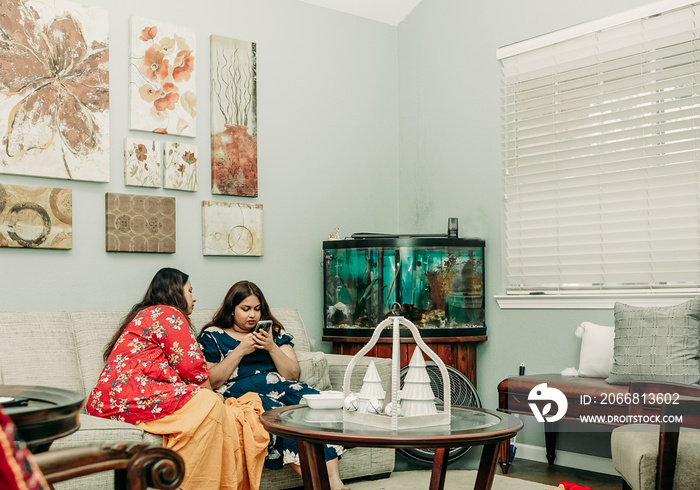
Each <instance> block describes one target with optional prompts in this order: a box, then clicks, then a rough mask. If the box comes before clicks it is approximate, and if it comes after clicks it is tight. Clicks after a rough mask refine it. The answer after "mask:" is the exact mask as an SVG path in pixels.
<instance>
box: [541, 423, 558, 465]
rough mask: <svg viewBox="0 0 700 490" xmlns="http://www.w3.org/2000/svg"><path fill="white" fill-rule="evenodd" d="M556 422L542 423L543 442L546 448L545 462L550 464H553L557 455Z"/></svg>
mask: <svg viewBox="0 0 700 490" xmlns="http://www.w3.org/2000/svg"><path fill="white" fill-rule="evenodd" d="M558 428H559V426H558V425H557V422H545V423H544V444H545V447H546V450H547V462H548V463H549V464H550V465H553V464H554V459H555V458H556V457H557V453H556V451H557V429H558Z"/></svg>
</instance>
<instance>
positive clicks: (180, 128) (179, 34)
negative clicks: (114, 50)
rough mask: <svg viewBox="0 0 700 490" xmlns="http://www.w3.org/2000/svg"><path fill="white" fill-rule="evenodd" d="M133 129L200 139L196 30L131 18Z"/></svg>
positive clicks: (130, 79)
mask: <svg viewBox="0 0 700 490" xmlns="http://www.w3.org/2000/svg"><path fill="white" fill-rule="evenodd" d="M130 36H131V47H130V53H129V129H135V130H139V131H151V132H154V133H161V134H176V135H181V136H191V137H195V136H196V134H197V125H196V122H197V95H196V94H197V90H196V83H195V80H196V77H195V72H194V63H195V41H196V37H195V31H194V30H193V29H190V28H187V27H181V26H174V25H171V24H165V23H162V22H158V21H154V20H148V19H142V18H140V17H132V18H131V34H130Z"/></svg>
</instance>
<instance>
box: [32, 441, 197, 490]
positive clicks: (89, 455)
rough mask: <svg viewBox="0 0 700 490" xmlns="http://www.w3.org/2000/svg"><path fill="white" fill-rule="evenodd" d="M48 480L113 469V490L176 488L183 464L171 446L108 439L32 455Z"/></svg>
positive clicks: (57, 480)
mask: <svg viewBox="0 0 700 490" xmlns="http://www.w3.org/2000/svg"><path fill="white" fill-rule="evenodd" d="M34 459H35V460H36V462H37V464H38V465H39V468H40V469H41V471H42V473H43V474H44V477H45V478H46V480H47V481H48V482H49V483H52V484H53V483H56V482H60V481H64V480H70V479H72V478H77V477H79V476H85V475H90V474H93V473H99V472H102V471H111V470H114V471H115V474H114V488H115V490H121V489H124V490H125V489H127V488H128V489H130V490H146V489H147V488H148V487H151V488H159V489H165V490H174V489H177V488H178V487H179V485H180V483H182V480H183V478H184V476H185V463H184V461H183V460H182V457H181V456H180V455H179V454H178V453H177V452H175V451H173V450H172V449H167V448H164V447H160V446H153V445H149V444H139V443H128V442H111V443H103V444H96V445H90V446H83V447H72V448H62V449H56V450H54V451H47V452H44V453H40V454H35V455H34Z"/></svg>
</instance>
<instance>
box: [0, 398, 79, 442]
mask: <svg viewBox="0 0 700 490" xmlns="http://www.w3.org/2000/svg"><path fill="white" fill-rule="evenodd" d="M0 397H13V398H26V399H27V400H28V403H27V405H24V406H7V407H6V406H3V408H2V411H3V412H4V413H5V414H7V415H8V416H9V417H10V418H11V419H12V421H13V422H14V423H15V425H16V426H17V430H18V432H19V434H20V436H22V439H23V440H24V441H25V442H26V443H27V447H28V448H29V450H30V451H32V452H35V453H36V452H43V451H46V450H48V449H49V446H50V445H51V443H52V442H53V441H55V440H56V439H58V438H60V437H65V436H67V435H68V434H71V433H73V432H75V431H76V430H78V427H80V421H79V419H78V413H79V412H80V409H81V408H82V406H83V403H84V402H85V396H84V395H83V394H82V393H79V392H77V391H71V390H64V389H61V388H52V387H49V386H28V385H27V386H25V385H0Z"/></svg>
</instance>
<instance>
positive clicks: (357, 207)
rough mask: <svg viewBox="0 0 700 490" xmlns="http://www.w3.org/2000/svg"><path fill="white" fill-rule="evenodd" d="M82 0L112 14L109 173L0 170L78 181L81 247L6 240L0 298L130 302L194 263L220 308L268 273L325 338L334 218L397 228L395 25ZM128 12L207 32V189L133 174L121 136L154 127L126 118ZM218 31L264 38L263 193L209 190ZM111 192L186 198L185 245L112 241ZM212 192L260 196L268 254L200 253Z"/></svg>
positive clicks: (201, 65)
mask: <svg viewBox="0 0 700 490" xmlns="http://www.w3.org/2000/svg"><path fill="white" fill-rule="evenodd" d="M85 3H88V4H90V5H95V6H101V7H103V8H106V9H108V11H109V14H110V19H109V24H110V63H111V64H110V68H111V79H110V89H111V104H110V105H111V115H110V122H111V127H110V143H111V152H110V153H111V154H110V161H111V182H110V183H108V184H104V183H87V182H70V181H65V180H58V179H42V178H31V177H22V176H13V175H3V174H0V183H3V184H25V185H36V186H50V187H69V188H71V189H73V249H72V250H70V251H58V250H27V249H6V248H3V249H0V309H3V310H32V309H42V310H51V309H65V310H77V309H83V310H91V309H128V308H129V307H130V306H131V305H132V304H134V303H135V302H137V301H138V300H140V299H141V297H142V295H143V293H144V291H145V288H146V286H147V284H148V281H150V279H151V277H152V276H153V274H154V273H155V271H156V270H157V269H158V268H160V267H163V266H172V267H177V268H180V269H182V270H184V271H186V272H188V273H189V274H190V276H191V279H192V283H193V286H194V292H195V295H196V296H197V298H198V303H197V305H198V306H200V307H216V306H218V305H219V303H220V301H221V300H222V298H223V295H224V293H225V292H226V290H227V289H228V287H229V286H230V285H231V284H232V283H233V282H234V281H237V280H240V279H250V280H252V281H254V282H256V283H258V284H259V285H260V286H261V287H262V289H263V291H264V292H265V293H266V295H267V297H268V300H269V301H270V302H271V304H272V305H273V306H283V307H297V308H299V309H300V310H301V313H302V315H303V318H304V320H305V321H306V323H307V326H308V328H309V330H310V334H311V336H312V337H313V338H317V339H319V340H318V342H317V344H318V345H317V347H321V345H320V344H321V342H320V337H321V328H322V325H321V321H322V316H321V310H322V299H323V297H322V288H321V280H322V269H321V266H320V264H321V250H322V247H321V241H322V240H324V239H327V238H328V234H329V233H330V232H331V231H333V228H334V227H335V226H339V227H340V231H341V234H343V235H350V234H351V233H353V232H356V231H366V230H372V231H388V232H395V231H396V227H397V219H398V211H397V209H398V196H397V191H398V184H397V174H398V168H397V137H398V136H397V121H396V114H397V110H398V109H397V92H396V78H397V47H396V36H397V32H396V28H395V27H392V26H388V25H385V24H380V23H378V22H373V21H369V20H366V19H362V18H359V17H354V16H350V15H346V14H341V13H338V12H334V11H331V10H327V9H323V8H319V7H314V6H311V5H309V4H306V3H303V2H298V1H290V0H234V1H227V2H191V1H189V0H188V1H184V0H173V1H170V2H153V1H150V2H143V1H136V0H124V1H122V2H117V3H115V2H112V1H109V0H85ZM213 5H216V6H217V7H216V8H214V7H213ZM131 15H137V16H140V17H145V18H149V19H156V20H159V21H161V22H166V23H171V24H176V25H183V26H188V27H190V28H193V29H195V30H196V33H197V47H196V57H197V61H196V73H197V90H198V126H197V138H196V139H195V140H194V142H195V143H196V144H198V145H199V151H200V159H199V162H200V173H199V185H200V187H199V191H198V192H196V193H187V192H178V191H173V190H163V189H160V190H151V189H145V188H138V187H125V186H124V177H123V157H122V151H123V140H124V137H125V136H127V135H129V136H133V137H142V138H147V137H149V135H150V133H144V132H138V131H128V130H127V126H128V125H127V105H128V104H127V96H128V91H127V87H128V78H127V56H128V37H127V36H128V30H129V18H130V16H131ZM211 34H218V35H223V36H228V37H234V38H239V39H245V40H252V41H255V42H257V56H258V136H259V146H258V150H259V182H260V187H259V191H260V192H259V197H258V198H254V199H253V198H235V197H227V196H212V194H211V192H210V183H211V178H210V173H209V167H208V163H207V162H208V161H209V155H210V151H209V136H208V135H209V86H208V83H209V82H208V80H209V36H210V35H211ZM154 136H160V135H154ZM159 139H166V138H159ZM168 139H169V140H177V141H182V142H186V143H191V142H192V139H190V138H175V137H171V138H168ZM105 192H117V193H134V194H139V193H143V194H149V195H162V196H174V197H176V199H177V201H176V202H177V211H176V213H177V253H175V254H167V255H161V254H142V253H106V252H105V238H104V235H105V231H104V230H105V218H104V213H105V211H104V201H105ZM203 200H221V201H233V202H254V203H261V204H263V206H264V233H265V255H264V257H260V258H254V257H204V256H202V253H201V242H202V239H201V202H202V201H203ZM324 347H327V346H324Z"/></svg>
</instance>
